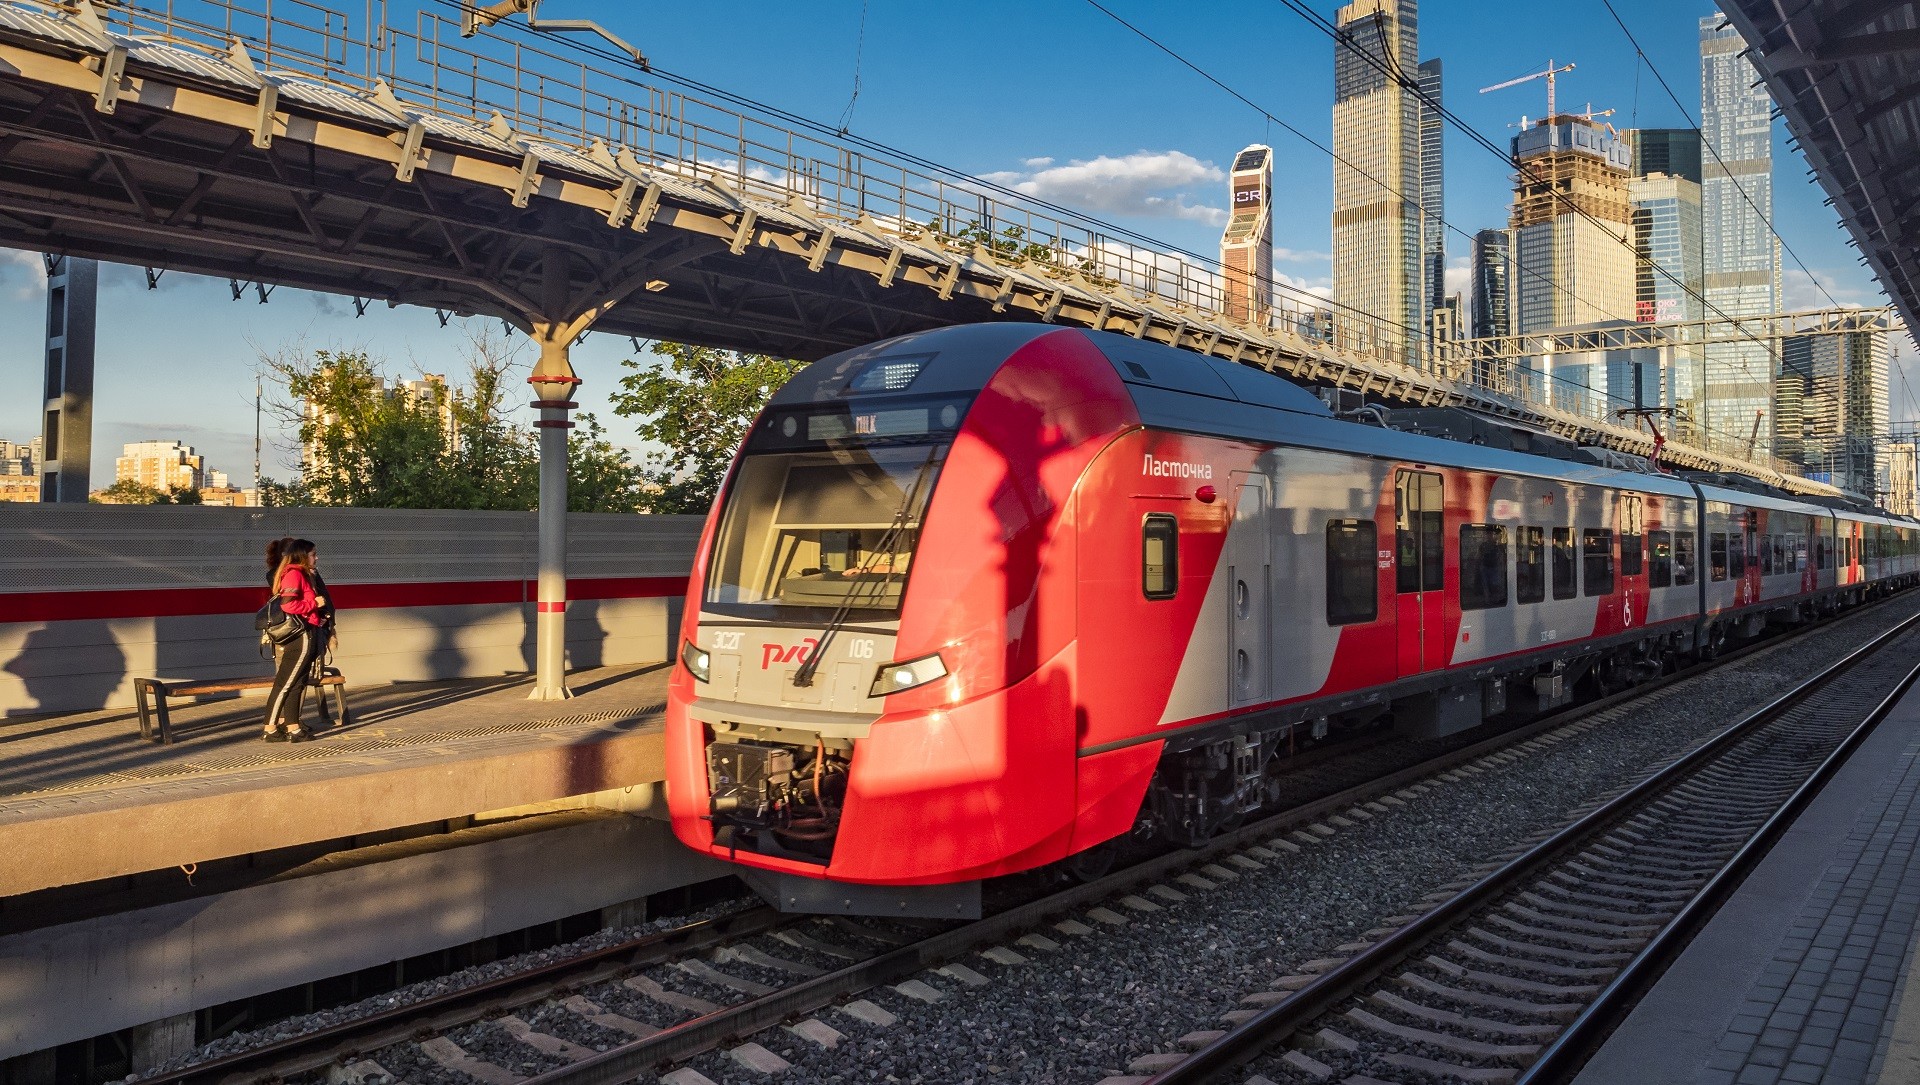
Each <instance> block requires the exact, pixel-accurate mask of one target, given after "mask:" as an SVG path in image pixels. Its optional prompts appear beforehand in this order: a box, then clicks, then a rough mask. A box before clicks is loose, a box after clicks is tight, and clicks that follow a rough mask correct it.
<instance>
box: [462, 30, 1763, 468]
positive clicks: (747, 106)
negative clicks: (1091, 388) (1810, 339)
mask: <svg viewBox="0 0 1920 1085" xmlns="http://www.w3.org/2000/svg"><path fill="white" fill-rule="evenodd" d="M434 2H435V3H436V4H438V5H439V6H442V7H447V8H454V9H457V8H458V7H459V6H460V0H434ZM1089 2H1090V3H1092V2H1093V0H1089ZM1094 6H1095V7H1097V8H1099V9H1100V10H1101V11H1103V12H1105V13H1106V14H1107V15H1108V16H1109V17H1110V18H1113V19H1114V20H1115V21H1116V22H1120V23H1122V25H1125V26H1127V27H1128V28H1129V29H1131V30H1133V31H1134V32H1135V33H1136V34H1139V35H1140V36H1141V37H1143V38H1146V39H1147V40H1149V41H1150V42H1153V43H1154V44H1155V45H1156V46H1157V47H1159V48H1161V49H1162V50H1163V51H1165V52H1167V53H1168V54H1169V55H1171V56H1173V57H1174V58H1175V59H1177V60H1179V61H1180V62H1181V63H1182V64H1183V65H1186V66H1187V67H1189V68H1192V69H1193V70H1194V71H1195V72H1196V73H1199V74H1201V75H1202V76H1203V77H1205V78H1207V79H1208V80H1209V81H1210V82H1213V83H1214V84H1215V85H1216V86H1219V87H1220V88H1221V89H1222V90H1225V91H1227V92H1228V93H1229V94H1231V95H1232V96H1233V97H1235V98H1236V99H1238V100H1240V101H1242V102H1244V103H1246V104H1247V105H1248V106H1249V107H1251V108H1253V109H1255V110H1256V111H1258V112H1259V113H1260V114H1261V115H1263V116H1264V117H1266V118H1267V120H1268V121H1269V122H1271V123H1273V124H1276V125H1278V126H1280V127H1281V128H1282V129H1284V130H1286V131H1288V132H1289V133H1291V134H1293V135H1295V136H1297V137H1298V138H1300V139H1302V140H1304V141H1306V142H1307V143H1309V144H1310V145H1312V146H1314V147H1315V148H1316V149H1318V150H1321V151H1322V152H1323V153H1326V154H1329V155H1332V150H1331V149H1330V148H1327V147H1325V146H1323V145H1322V144H1320V143H1319V142H1318V141H1315V140H1313V139H1312V138H1311V137H1308V136H1306V135H1305V134H1304V133H1302V132H1300V131H1299V130H1298V129H1297V128H1294V127H1293V126H1291V125H1289V124H1288V123H1287V122H1285V121H1284V120H1281V119H1280V118H1278V117H1276V116H1274V115H1273V114H1272V113H1271V112H1270V111H1268V110H1265V109H1263V108H1261V107H1259V106H1257V105H1255V104H1254V103H1253V102H1251V101H1250V100H1249V99H1247V98H1246V97H1245V96H1244V95H1242V94H1240V93H1238V92H1237V91H1234V90H1233V89H1232V88H1230V87H1227V86H1226V85H1225V84H1224V83H1221V82H1220V81H1219V80H1217V79H1214V78H1213V77H1212V76H1211V75H1208V74H1207V73H1206V72H1205V71H1204V70H1203V69H1201V68H1199V67H1198V66H1197V65H1193V64H1192V63H1191V62H1189V61H1187V60H1186V59H1185V58H1184V57H1181V56H1180V55H1179V54H1178V53H1177V52H1175V51H1173V50H1171V49H1169V48H1167V47H1166V46H1164V45H1162V44H1161V43H1159V42H1157V41H1155V40H1154V39H1153V38H1152V37H1151V36H1150V35H1148V34H1146V33H1145V32H1144V31H1141V30H1139V29H1138V28H1137V27H1133V26H1132V25H1131V24H1128V23H1126V22H1125V20H1122V19H1120V18H1119V16H1117V15H1115V14H1114V13H1113V12H1111V11H1110V10H1108V9H1106V8H1105V7H1103V6H1101V5H1100V4H1098V3H1095V4H1094ZM1295 10H1298V9H1295ZM494 31H495V32H496V33H502V32H503V33H509V34H514V35H517V36H520V37H523V38H537V39H538V40H540V41H541V43H542V44H543V45H552V46H555V47H557V48H561V49H565V50H568V51H571V52H573V53H576V54H582V55H587V56H592V57H594V58H596V59H599V60H604V61H606V62H608V63H609V64H611V65H614V66H616V67H619V68H631V67H636V65H634V63H633V60H632V58H631V57H630V56H628V55H626V54H623V53H619V52H615V51H612V50H610V49H607V48H605V47H603V46H600V45H598V44H595V43H590V42H585V41H580V40H567V41H563V42H557V43H555V42H552V41H551V40H550V39H548V38H546V37H544V36H542V35H539V34H538V33H537V32H536V31H534V30H532V29H531V28H528V27H525V26H522V25H520V24H518V23H502V24H500V25H499V26H497V27H495V28H494ZM1360 55H1362V56H1366V54H1365V53H1364V52H1362V53H1361V54H1360ZM1369 59H1371V58H1369ZM644 70H645V71H646V72H647V74H648V75H649V76H651V77H654V78H656V79H660V80H664V81H666V82H670V83H673V84H676V85H678V86H681V87H684V88H687V89H690V90H693V91H697V92H698V93H700V94H702V95H706V96H709V97H711V98H713V99H715V100H717V101H721V102H725V103H728V104H730V105H733V106H735V107H738V108H740V109H742V110H746V111H750V112H754V113H758V114H761V115H763V116H766V117H770V118H773V119H777V120H779V121H781V122H783V123H786V124H790V125H792V126H794V127H795V128H797V129H802V130H805V131H809V132H813V133H815V134H818V135H820V136H823V137H827V138H832V139H841V140H844V141H845V142H846V143H849V144H852V145H854V146H856V147H859V148H862V149H865V150H869V151H873V152H876V153H879V154H883V155H886V156H889V157H891V158H894V159H897V160H899V161H902V162H905V163H907V164H910V165H913V166H917V167H919V168H922V169H925V170H928V171H930V172H932V173H935V174H938V175H941V176H944V177H946V178H948V179H950V180H953V181H955V182H958V183H961V184H963V185H964V186H966V187H968V188H970V189H972V190H975V191H980V192H982V193H989V194H997V195H999V196H1004V197H1005V198H1007V199H1008V200H1009V201H1011V202H1013V203H1016V204H1025V205H1027V206H1030V207H1033V208H1036V209H1040V210H1045V211H1048V212H1052V213H1054V214H1057V215H1060V216H1062V217H1063V218H1065V219H1067V220H1072V221H1077V222H1079V223H1081V224H1084V225H1088V226H1092V227H1095V228H1097V229H1099V230H1102V231H1105V232H1107V233H1109V234H1111V235H1112V236H1113V237H1114V239H1116V240H1123V241H1127V242H1131V243H1136V244H1138V245H1139V246H1141V247H1142V248H1143V249H1145V250H1146V251H1148V252H1150V253H1156V254H1159V255H1163V256H1168V257H1174V258H1179V259H1184V260H1188V261H1191V262H1192V263H1193V264H1194V265H1195V266H1197V267H1199V268H1204V269H1210V270H1212V271H1214V272H1216V273H1224V272H1225V270H1226V269H1225V267H1224V265H1223V264H1222V262H1221V261H1220V260H1219V259H1218V258H1217V257H1212V256H1203V255H1201V254H1199V253H1197V252H1194V251H1192V250H1190V249H1186V248H1183V247H1181V246H1177V245H1169V244H1167V243H1166V242H1165V241H1163V240H1161V239H1158V238H1151V237H1148V236H1146V235H1144V234H1141V233H1139V232H1138V231H1136V230H1132V229H1130V228H1127V227H1124V226H1120V225H1118V224H1115V223H1112V222H1109V221H1107V220H1104V219H1101V218H1099V217H1097V216H1094V215H1089V214H1087V213H1085V212H1082V211H1079V210H1077V209H1074V208H1069V207H1066V206H1064V205H1061V204H1058V203H1055V202H1053V201H1051V200H1048V199H1045V198H1044V197H1040V196H1035V195H1032V194H1029V193H1024V192H1019V191H1017V190H1014V189H1012V188H1010V187H1008V186H1006V185H1002V184H999V183H996V182H993V181H989V180H985V179H982V178H979V177H976V176H974V175H971V174H968V173H966V172H964V171H961V170H959V169H956V168H954V167H951V166H948V165H945V164H943V163H940V162H937V161H934V160H932V159H929V158H927V157H925V156H923V155H918V154H915V153H913V152H909V151H904V150H901V149H899V148H897V147H893V146H891V145H888V144H884V143H881V142H879V141H876V140H872V139H869V138H867V137H864V136H860V135H857V134H855V133H853V132H851V131H846V132H842V131H841V130H839V129H838V128H836V127H835V126H833V125H831V124H827V123H824V122H821V121H816V120H814V119H812V118H809V117H806V116H804V115H801V114H798V113H794V112H791V111H789V110H785V109H781V108H779V107H777V106H771V105H768V104H766V103H763V102H759V101H756V100H754V99H750V98H747V97H745V96H742V95H739V94H736V93H733V92H731V91H727V90H725V89H723V88H720V87H716V86H713V85H711V84H708V83H704V82H702V81H700V80H698V79H694V78H692V77H690V76H685V75H681V74H678V73H675V72H672V71H670V70H665V69H662V68H660V67H658V66H649V67H648V68H646V69H644ZM609 74H611V72H609ZM1393 78H1394V79H1395V81H1396V82H1400V83H1402V85H1403V86H1404V82H1403V79H1404V76H1403V74H1402V73H1397V72H1396V73H1394V74H1393ZM1412 89H1413V91H1414V93H1416V94H1419V95H1420V97H1421V100H1422V101H1430V100H1429V99H1427V97H1426V96H1425V95H1424V94H1423V93H1421V92H1420V91H1419V88H1418V84H1417V81H1415V85H1414V87H1413V88H1412ZM1438 112H1440V113H1441V115H1442V116H1443V117H1446V118H1447V119H1448V120H1449V121H1450V122H1451V123H1453V124H1454V125H1455V126H1456V127H1460V128H1461V129H1462V130H1463V131H1466V132H1468V133H1469V135H1471V136H1475V137H1478V133H1476V132H1473V131H1472V129H1470V128H1466V127H1465V126H1464V125H1463V124H1462V122H1460V121H1459V119H1458V118H1456V117H1453V116H1451V114H1449V113H1447V111H1445V110H1438ZM1481 142H1484V139H1482V140H1481ZM1492 149H1493V150H1494V152H1495V153H1496V154H1499V155H1500V157H1501V158H1502V159H1503V160H1509V161H1510V159H1508V157H1507V156H1506V155H1505V153H1504V152H1500V151H1499V149H1498V148H1492ZM1335 157H1336V159H1337V156H1335ZM1349 167H1350V168H1355V169H1356V172H1358V173H1360V174H1361V175H1362V176H1365V177H1367V178H1368V179H1369V180H1371V181H1373V182H1374V183H1376V184H1379V185H1382V186H1383V187H1385V188H1387V189H1388V190H1389V191H1397V190H1395V189H1393V187H1392V186H1390V185H1387V184H1386V183H1385V182H1384V181H1381V180H1380V179H1379V178H1376V177H1373V176H1372V175H1371V174H1367V173H1366V172H1365V171H1364V170H1359V169H1357V167H1351V164H1349ZM1402 199H1403V201H1404V202H1407V203H1409V204H1416V205H1417V203H1416V201H1414V200H1412V199H1410V198H1407V197H1405V196H1404V195H1403V197H1402ZM1441 222H1442V225H1443V226H1444V227H1445V228H1446V229H1448V230H1451V231H1452V232H1454V233H1455V234H1458V235H1460V236H1462V237H1465V238H1468V239H1471V237H1472V235H1471V234H1470V233H1469V232H1467V231H1465V230H1462V229H1460V228H1459V227H1458V226H1456V225H1454V224H1452V223H1450V222H1447V221H1445V220H1444V218H1443V219H1442V220H1441ZM1623 243H1628V244H1630V242H1623ZM1655 267H1656V269H1657V270H1660V271H1662V272H1663V273H1665V269H1660V268H1658V266H1657V265H1655ZM1516 270H1519V269H1516ZM1535 277H1536V278H1545V277H1544V276H1540V275H1539V274H1538V273H1535ZM1669 277H1671V276H1670V274H1669ZM1548 281H1549V282H1550V283H1551V280H1548ZM1267 285H1268V288H1269V289H1270V290H1275V291H1284V292H1286V293H1288V294H1289V295H1290V296H1292V297H1293V298H1294V300H1295V301H1296V302H1297V303H1301V304H1309V305H1311V307H1313V308H1316V309H1326V310H1333V311H1338V312H1344V313H1347V314H1351V315H1352V316H1354V317H1356V318H1359V319H1362V320H1366V321H1370V322H1372V323H1374V324H1376V325H1379V326H1382V327H1387V328H1394V329H1398V330H1400V331H1402V332H1404V333H1406V334H1407V335H1408V336H1409V337H1410V338H1412V339H1418V338H1423V337H1424V335H1425V331H1424V329H1421V328H1414V327H1411V326H1409V325H1407V324H1405V323H1403V322H1401V321H1398V320H1394V319H1393V318H1391V317H1387V316H1384V315H1382V314H1378V313H1370V312H1366V311H1364V310H1361V309H1358V308H1356V307H1354V306H1352V305H1347V304H1343V303H1340V302H1337V301H1334V300H1333V299H1330V298H1327V297H1324V296H1322V295H1318V294H1314V293H1311V292H1309V291H1306V290H1304V289H1302V288H1300V287H1297V286H1295V285H1293V284H1291V283H1287V282H1284V281H1281V280H1278V279H1269V280H1267ZM1551 285H1553V287H1554V288H1555V289H1557V290H1559V291H1560V292H1562V293H1563V294H1567V295H1568V296H1570V297H1574V298H1576V300H1577V298H1578V296H1577V295H1574V294H1572V292H1571V291H1569V290H1567V289H1566V288H1565V287H1564V285H1563V284H1558V283H1551ZM1682 287H1683V289H1684V284H1682ZM1716 311H1717V310H1716ZM1720 315H1721V317H1722V319H1724V320H1726V321H1728V322H1729V323H1731V324H1733V325H1734V326H1735V327H1736V328H1740V329H1741V330H1742V331H1743V332H1744V331H1745V329H1744V326H1743V324H1742V322H1741V321H1739V320H1738V319H1735V318H1732V317H1728V316H1726V314H1724V313H1721V314H1720ZM1749 338H1753V339H1754V340H1755V342H1759V343H1764V341H1763V340H1760V339H1759V338H1758V337H1755V336H1751V335H1750V333H1749ZM1542 376H1546V375H1544V374H1542ZM1551 379H1552V380H1553V381H1554V383H1565V384H1567V385H1569V386H1570V387H1575V388H1579V389H1581V390H1582V391H1583V392H1585V393H1587V394H1589V395H1599V396H1603V397H1604V398H1606V399H1608V400H1617V401H1619V402H1623V403H1624V402H1626V400H1625V398H1624V397H1619V396H1614V395H1611V394H1610V393H1600V392H1598V391H1597V390H1595V389H1592V388H1590V387H1588V386H1586V385H1583V384H1578V383H1576V382H1572V381H1567V380H1563V379H1561V378H1557V377H1555V378H1551ZM1694 425H1695V427H1696V429H1698V430H1699V431H1700V432H1702V433H1716V432H1718V431H1715V430H1713V429H1711V428H1710V427H1708V426H1706V425H1705V423H1704V422H1701V421H1698V420H1696V421H1695V423H1694ZM1723 436H1724V435H1723Z"/></svg>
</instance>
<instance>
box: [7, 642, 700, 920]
mask: <svg viewBox="0 0 1920 1085" xmlns="http://www.w3.org/2000/svg"><path fill="white" fill-rule="evenodd" d="M670 672H671V667H670V665H668V664H655V665H651V666H646V667H620V668H602V669H597V670H585V671H576V672H574V673H573V674H572V675H570V676H569V683H570V686H571V688H572V689H573V691H574V694H575V696H574V698H573V699H571V700H568V701H563V702H551V701H547V702H540V701H529V700H527V690H528V688H529V686H530V682H531V679H530V677H528V676H506V677H498V678H492V679H468V680H460V681H451V682H438V683H404V684H396V685H388V686H380V687H374V688H371V689H354V688H351V687H350V688H349V690H348V702H349V708H350V710H351V713H352V715H351V718H350V720H349V721H348V723H347V724H346V725H345V726H335V727H333V728H332V729H330V730H327V731H324V732H321V733H319V735H318V737H317V738H316V739H315V740H314V741H312V742H305V743H294V744H289V743H268V742H263V741H261V738H260V724H261V718H262V716H263V714H264V712H265V700H264V697H262V696H257V695H256V696H246V697H241V698H237V699H228V700H222V701H212V702H206V703H201V704H198V705H192V704H186V703H182V704H179V705H177V706H176V707H175V708H174V710H173V714H172V715H173V726H174V729H175V730H176V732H177V733H178V739H177V741H176V742H175V743H173V744H171V745H165V746H163V745H158V744H155V743H152V742H148V741H146V740H144V739H142V738H141V737H140V734H139V725H138V722H137V719H136V717H135V715H134V713H133V712H132V711H131V710H113V711H105V712H89V713H79V714H71V715H55V716H45V717H40V718H35V719H22V720H7V721H0V841H4V844H0V898H5V897H11V896H15V895H18V894H24V893H33V892H37V891H40V890H45V889H52V888H57V887H60V886H71V885H82V884H87V883H92V882H97V881H100V880H102V879H108V878H115V877H120V876H124V875H132V874H138V873H141V872H145V871H154V870H164V869H169V868H173V867H189V868H190V867H191V866H192V865H194V864H197V863H206V862H210V861H213V860H218V859H226V858H230V857H233V856H241V855H249V854H255V853H261V852H270V851H274V850H276V849H283V848H292V847H300V846H303V845H311V844H315V843H317V842H322V841H340V840H347V841H352V840H355V839H356V838H365V837H368V836H370V835H377V834H380V833H382V832H386V831H392V830H395V829H400V828H403V827H407V826H417V825H424V824H428V823H432V822H437V821H447V820H454V819H460V818H465V817H469V816H472V815H475V814H481V813H487V812H493V811H503V810H511V809H518V808H538V807H539V806H540V805H541V804H548V803H557V802H562V801H565V800H575V801H578V800H579V797H581V796H589V795H595V794H598V793H606V792H615V793H621V792H626V790H627V789H634V790H636V791H637V790H643V789H644V790H647V791H649V792H650V791H651V788H652V786H653V785H654V784H656V783H657V782H658V781H660V780H661V779H662V778H663V736H662V729H663V720H662V713H663V707H664V702H665V694H666V683H667V677H668V675H669V673H670ZM349 677H351V676H349ZM313 719H314V711H313V708H312V702H311V700H309V702H308V711H307V720H308V723H309V725H310V726H311V724H312V721H313ZM647 798H648V797H647V796H640V797H637V798H636V800H635V801H634V802H633V803H632V804H631V805H632V806H633V807H634V808H639V807H644V806H646V805H648V801H647Z"/></svg>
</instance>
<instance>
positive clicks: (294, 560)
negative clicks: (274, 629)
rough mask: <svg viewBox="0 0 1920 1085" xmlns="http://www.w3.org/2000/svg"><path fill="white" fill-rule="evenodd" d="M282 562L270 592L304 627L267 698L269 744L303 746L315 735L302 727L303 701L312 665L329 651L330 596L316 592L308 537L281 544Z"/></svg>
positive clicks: (285, 650) (282, 657)
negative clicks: (281, 743) (278, 743)
mask: <svg viewBox="0 0 1920 1085" xmlns="http://www.w3.org/2000/svg"><path fill="white" fill-rule="evenodd" d="M279 548H280V562H279V565H278V566H277V567H276V568H275V569H274V571H273V584H272V590H273V592H274V594H275V595H278V596H279V597H280V608H281V609H282V610H284V611H286V612H287V613H288V614H292V615H296V616H298V617H299V618H300V620H301V622H303V623H304V626H303V628H302V629H301V630H300V637H299V639H298V640H295V641H294V642H293V643H291V644H288V645H285V646H283V647H282V648H281V650H280V652H279V653H278V657H279V658H278V660H277V666H276V667H275V668H274V675H273V692H272V693H271V694H270V695H269V696H268V697H267V723H266V731H265V733H264V734H263V735H262V737H263V738H265V739H266V740H267V741H268V742H305V741H307V739H309V738H311V737H312V736H311V735H309V734H307V732H306V731H305V730H303V729H302V728H301V726H300V702H301V700H302V699H303V697H304V695H305V693H306V685H307V680H308V678H309V676H310V675H311V673H312V670H313V661H314V660H316V659H318V658H320V653H321V652H323V651H325V650H326V637H327V630H326V617H325V615H326V612H327V597H326V596H324V595H321V594H320V593H319V592H317V591H315V590H314V582H315V577H314V571H313V562H314V557H315V554H316V551H315V549H314V545H313V544H312V543H310V542H308V541H307V540H305V539H292V540H282V541H281V543H280V544H279Z"/></svg>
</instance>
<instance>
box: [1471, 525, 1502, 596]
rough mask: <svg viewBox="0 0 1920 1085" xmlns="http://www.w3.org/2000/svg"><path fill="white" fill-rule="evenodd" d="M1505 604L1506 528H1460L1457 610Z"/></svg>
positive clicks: (1488, 526)
mask: <svg viewBox="0 0 1920 1085" xmlns="http://www.w3.org/2000/svg"><path fill="white" fill-rule="evenodd" d="M1506 605H1507V529H1506V528H1504V527H1498V526H1495V525H1493V524H1462V525H1460V609H1461V610H1487V609H1490V608H1493V607H1504V606H1506Z"/></svg>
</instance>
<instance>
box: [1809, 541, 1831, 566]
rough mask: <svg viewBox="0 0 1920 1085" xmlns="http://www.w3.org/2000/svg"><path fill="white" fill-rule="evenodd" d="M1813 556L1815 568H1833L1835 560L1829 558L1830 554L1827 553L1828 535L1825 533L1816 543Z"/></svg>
mask: <svg viewBox="0 0 1920 1085" xmlns="http://www.w3.org/2000/svg"><path fill="white" fill-rule="evenodd" d="M1813 556H1814V558H1815V565H1814V568H1816V569H1831V568H1833V562H1831V561H1829V560H1828V556H1829V555H1828V554H1827V537H1826V536H1825V535H1822V536H1820V541H1819V542H1816V543H1815V544H1814V546H1813Z"/></svg>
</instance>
